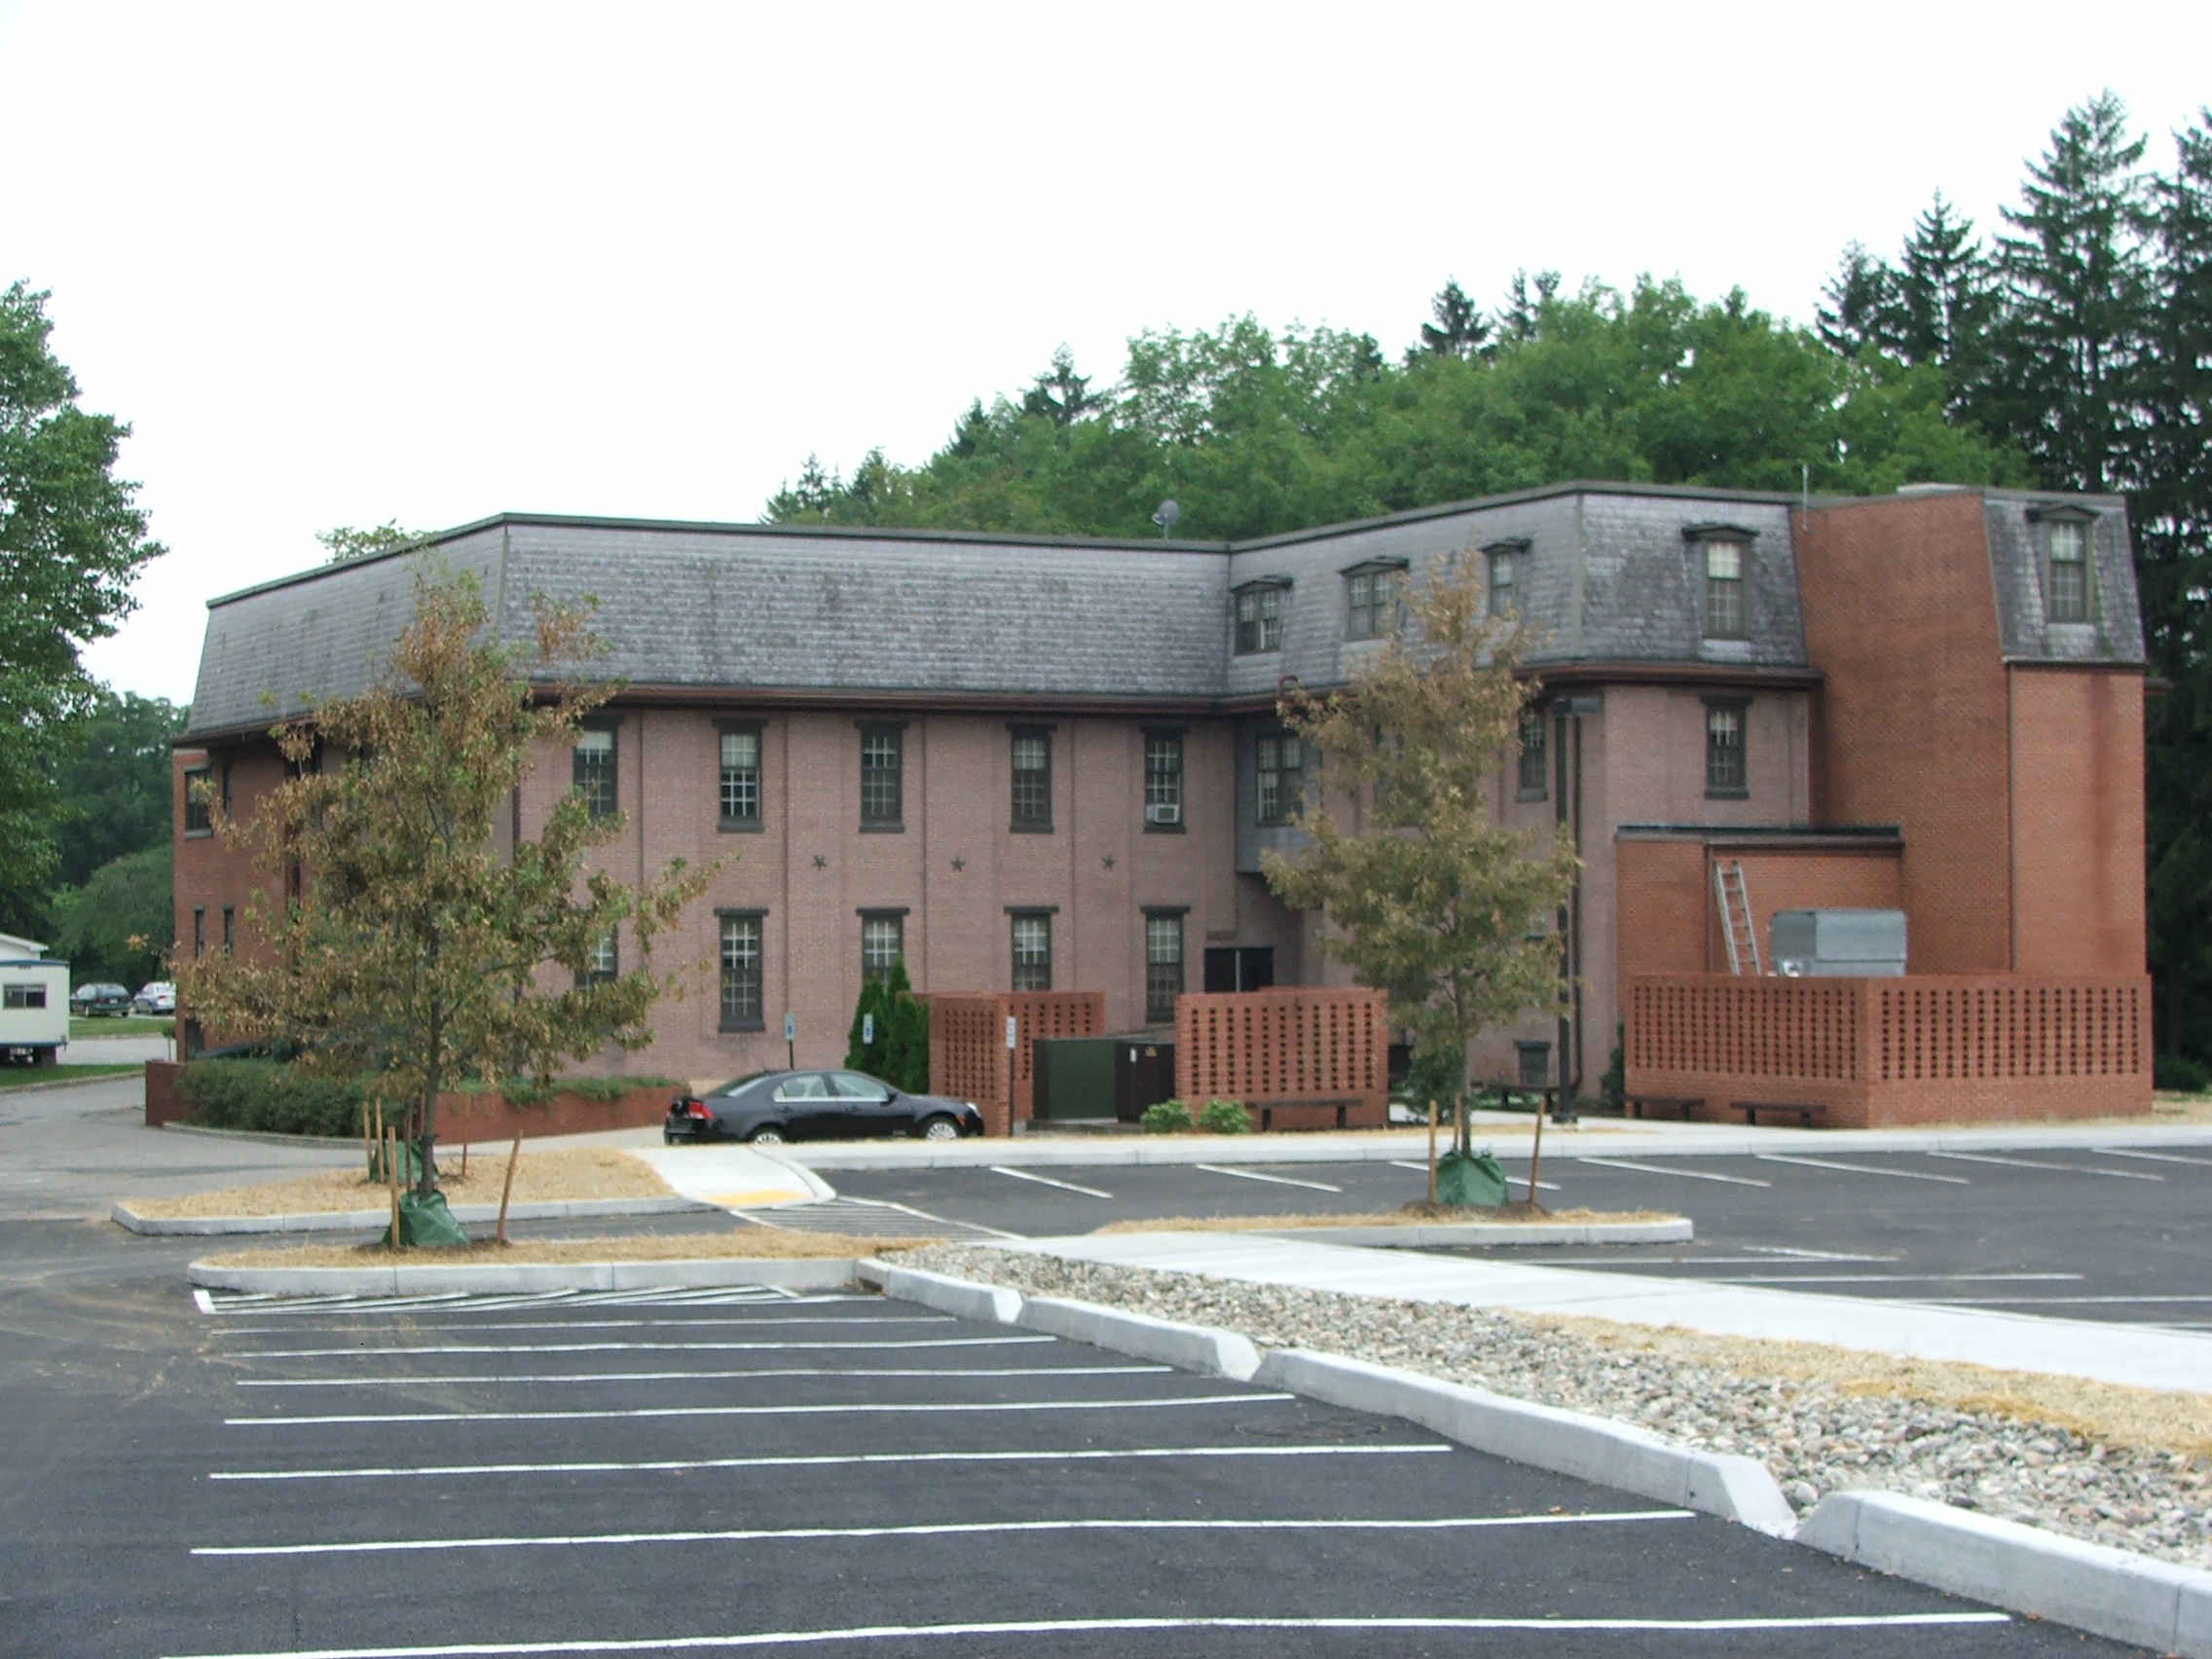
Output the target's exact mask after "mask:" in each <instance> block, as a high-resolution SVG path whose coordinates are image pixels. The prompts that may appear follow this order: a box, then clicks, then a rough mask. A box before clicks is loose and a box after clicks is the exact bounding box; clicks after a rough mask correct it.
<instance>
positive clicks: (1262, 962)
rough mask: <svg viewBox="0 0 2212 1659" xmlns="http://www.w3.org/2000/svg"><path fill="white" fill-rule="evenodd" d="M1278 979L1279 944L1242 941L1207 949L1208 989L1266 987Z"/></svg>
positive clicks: (1250, 989)
mask: <svg viewBox="0 0 2212 1659" xmlns="http://www.w3.org/2000/svg"><path fill="white" fill-rule="evenodd" d="M1274 982H1275V947H1274V946H1273V945H1272V944H1239V945H1226V946H1218V947H1210V948H1208V949H1207V951H1206V989H1207V990H1209V991H1264V990H1266V989H1267V988H1268V987H1269V986H1270V985H1272V984H1273V983H1274Z"/></svg>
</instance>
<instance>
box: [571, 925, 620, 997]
mask: <svg viewBox="0 0 2212 1659" xmlns="http://www.w3.org/2000/svg"><path fill="white" fill-rule="evenodd" d="M620 977H622V953H621V946H620V945H619V944H617V943H616V942H615V939H614V930H613V929H612V928H609V929H608V931H607V935H606V937H605V938H603V939H601V940H599V941H598V942H597V943H596V944H594V945H593V946H592V947H591V950H590V952H589V954H587V955H586V956H585V957H584V971H583V972H582V973H581V974H578V975H577V976H576V989H577V990H579V991H580V990H583V989H585V988H586V987H587V986H591V985H611V984H612V983H613V982H614V981H615V980H616V979H618V978H620Z"/></svg>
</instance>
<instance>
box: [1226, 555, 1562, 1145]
mask: <svg viewBox="0 0 2212 1659" xmlns="http://www.w3.org/2000/svg"><path fill="white" fill-rule="evenodd" d="M1484 608H1485V594H1484V589H1483V585H1482V582H1481V579H1480V561H1479V560H1478V559H1476V558H1475V557H1473V556H1472V555H1467V556H1464V557H1462V558H1461V559H1460V560H1458V561H1456V564H1455V566H1454V567H1453V568H1452V569H1450V570H1449V571H1444V572H1441V573H1439V574H1437V575H1436V576H1435V577H1433V578H1432V579H1431V580H1429V581H1428V582H1427V583H1425V584H1424V585H1423V586H1422V587H1421V588H1419V590H1418V591H1417V592H1416V593H1415V595H1414V596H1413V599H1412V604H1411V611H1412V616H1413V620H1414V622H1415V623H1416V624H1417V628H1416V636H1417V637H1416V640H1415V641H1414V642H1412V643H1401V642H1397V641H1393V642H1391V643H1389V644H1387V645H1384V646H1383V650H1382V651H1381V652H1380V653H1379V654H1378V655H1377V656H1376V657H1375V658H1374V659H1372V660H1371V662H1370V663H1369V664H1368V665H1367V666H1366V667H1365V668H1364V669H1363V670H1362V671H1361V672H1360V673H1359V674H1358V675H1357V677H1356V678H1355V679H1354V680H1353V681H1352V682H1351V683H1350V684H1349V685H1348V686H1346V688H1345V689H1343V690H1341V691H1336V692H1332V693H1330V694H1328V695H1327V696H1325V697H1320V698H1317V699H1316V698H1310V697H1306V696H1300V695H1294V696H1293V697H1291V698H1290V699H1288V700H1286V701H1285V702H1284V704H1283V705H1282V708H1281V715H1282V718H1283V719H1284V720H1285V722H1286V723H1288V724H1289V725H1290V726H1291V728H1292V729H1293V730H1295V731H1296V732H1298V733H1299V735H1300V736H1301V737H1302V738H1303V739H1304V740H1305V741H1307V742H1309V743H1311V744H1312V745H1313V746H1314V747H1316V748H1317V749H1318V750H1319V751H1320V753H1321V756H1322V777H1323V778H1324V780H1325V783H1326V794H1325V795H1323V796H1322V797H1319V798H1316V799H1313V800H1310V801H1309V802H1308V803H1307V805H1306V806H1305V807H1304V808H1303V809H1302V810H1301V811H1300V812H1299V813H1298V815H1297V816H1296V818H1295V820H1294V822H1295V823H1296V824H1297V826H1298V828H1299V829H1300V830H1302V831H1303V832H1304V833H1305V834H1306V836H1307V837H1309V841H1310V845H1309V847H1308V848H1307V849H1306V850H1305V851H1304V852H1303V853H1301V854H1299V855H1298V856H1296V857H1294V858H1285V857H1283V856H1281V855H1279V854H1276V853H1273V852H1269V853H1267V854H1266V855H1264V864H1265V868H1266V873H1267V879H1268V884H1269V886H1270V887H1272V889H1273V890H1274V892H1275V894H1276V896H1277V897H1278V898H1280V899H1281V900H1282V902H1283V903H1286V904H1289V905H1291V906H1292V907H1293V908H1296V909H1302V910H1311V909H1319V910H1322V911H1324V912H1325V913H1326V920H1327V929H1326V931H1325V932H1324V933H1323V934H1322V936H1321V948H1322V949H1323V950H1324V951H1325V952H1327V953H1328V954H1329V955H1331V956H1334V957H1336V958H1337V959H1338V960H1339V961H1341V962H1344V963H1346V965H1348V966H1349V967H1350V969H1351V971H1352V974H1353V976H1354V977H1356V978H1357V979H1358V980H1359V982H1360V983H1361V984H1363V985H1373V986H1376V987H1379V988H1381V989H1383V990H1386V991H1387V992H1389V994H1390V1018H1391V1022H1392V1023H1393V1024H1395V1025H1399V1026H1402V1027H1404V1028H1406V1029H1409V1030H1410V1031H1411V1032H1412V1033H1413V1037H1414V1058H1415V1062H1416V1064H1417V1065H1421V1066H1423V1068H1424V1069H1427V1068H1428V1067H1430V1066H1436V1065H1441V1066H1442V1067H1443V1068H1444V1069H1445V1071H1446V1073H1447V1075H1449V1073H1450V1065H1451V1061H1452V1058H1453V1057H1454V1056H1457V1055H1464V1054H1465V1052H1466V1050H1467V1045H1468V1043H1469V1042H1470V1041H1472V1040H1473V1038H1474V1037H1475V1036H1476V1034H1477V1033H1479V1032H1480V1031H1482V1030H1483V1029H1484V1028H1485V1027H1486V1026H1490V1025H1493V1024H1497V1023H1499V1022H1501V1021H1504V1020H1509V1019H1512V1018H1514V1017H1515V1016H1516V1015H1518V1014H1521V1013H1522V1012H1523V1011H1525V1010H1527V1009H1530V1008H1556V1007H1557V1006H1558V1005H1559V999H1560V997H1561V994H1562V991H1563V984H1562V980H1561V977H1560V952H1559V941H1558V940H1557V938H1556V937H1555V936H1554V935H1553V934H1552V932H1551V930H1550V929H1549V927H1548V926H1547V924H1546V918H1547V917H1549V916H1550V915H1551V914H1552V912H1553V911H1554V910H1556V909H1557V907H1558V906H1559V905H1560V903H1562V902H1563V901H1564V900H1565V899H1566V897H1567V893H1568V892H1569V890H1570V889H1571V888H1572V887H1573V884H1574V879H1575V872H1576V870H1577V868H1578V865H1577V861H1576V859H1575V856H1574V849H1573V844H1572V841H1571V840H1570V838H1569V837H1568V836H1567V834H1566V833H1564V832H1560V833H1556V834H1549V833H1544V832H1540V831H1538V832H1525V831H1521V830H1508V829H1504V828H1502V827H1500V826H1499V825H1498V824H1497V823H1496V822H1495V818H1494V815H1493V812H1492V810H1491V797H1492V793H1493V788H1494V784H1495V778H1496V775H1497V771H1498V767H1499V765H1500V763H1501V762H1502V761H1504V760H1506V759H1508V758H1509V757H1510V756H1512V755H1513V754H1514V752H1515V749H1516V746H1517V745H1518V743H1519V740H1520V732H1521V719H1522V715H1523V712H1524V711H1525V710H1526V709H1527V708H1528V706H1529V698H1530V685H1529V684H1528V683H1527V682H1524V681H1522V680H1521V679H1519V678H1518V677H1517V675H1516V673H1515V669H1516V666H1517V665H1518V662H1519V653H1520V645H1521V635H1520V633H1519V631H1518V629H1517V628H1516V627H1515V625H1513V624H1511V623H1509V622H1499V621H1496V620H1493V619H1491V618H1489V617H1486V616H1485V614H1484ZM1354 796H1357V797H1358V801H1359V826H1358V828H1357V829H1356V830H1350V829H1346V818H1347V817H1348V816H1349V808H1350V803H1351V800H1352V798H1353V797H1354ZM1459 1097H1460V1100H1461V1102H1462V1103H1463V1101H1464V1099H1465V1091H1464V1087H1463V1085H1462V1087H1461V1089H1460V1096H1459ZM1459 1120H1460V1125H1461V1128H1460V1133H1461V1138H1462V1145H1463V1143H1464V1139H1465V1134H1466V1127H1465V1124H1466V1114H1465V1113H1464V1112H1463V1111H1462V1112H1461V1113H1460V1114H1459Z"/></svg>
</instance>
